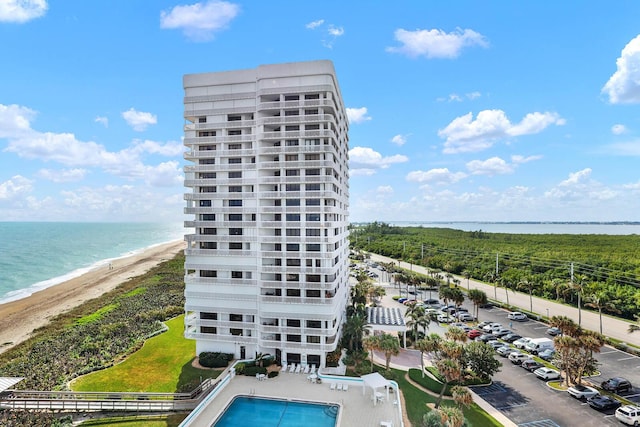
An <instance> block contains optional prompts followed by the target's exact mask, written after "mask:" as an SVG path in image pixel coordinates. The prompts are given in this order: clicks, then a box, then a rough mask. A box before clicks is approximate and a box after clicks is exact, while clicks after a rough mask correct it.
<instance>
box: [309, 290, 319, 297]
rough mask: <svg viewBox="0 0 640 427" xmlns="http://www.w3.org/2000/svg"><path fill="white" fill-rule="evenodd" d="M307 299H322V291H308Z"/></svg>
mask: <svg viewBox="0 0 640 427" xmlns="http://www.w3.org/2000/svg"><path fill="white" fill-rule="evenodd" d="M306 295H307V298H320V289H307V292H306Z"/></svg>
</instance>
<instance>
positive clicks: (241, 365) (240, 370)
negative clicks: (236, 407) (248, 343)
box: [236, 362, 247, 375]
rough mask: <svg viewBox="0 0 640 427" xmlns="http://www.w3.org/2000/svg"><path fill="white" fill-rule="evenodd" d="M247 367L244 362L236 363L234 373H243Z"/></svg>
mask: <svg viewBox="0 0 640 427" xmlns="http://www.w3.org/2000/svg"><path fill="white" fill-rule="evenodd" d="M246 368H247V364H246V363H244V362H240V363H238V364H237V365H236V374H238V375H244V370H245V369H246Z"/></svg>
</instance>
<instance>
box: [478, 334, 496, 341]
mask: <svg viewBox="0 0 640 427" xmlns="http://www.w3.org/2000/svg"><path fill="white" fill-rule="evenodd" d="M496 338H497V337H496V336H495V335H493V334H482V335H480V336H479V337H478V338H476V341H482V342H488V341H491V340H495V339H496Z"/></svg>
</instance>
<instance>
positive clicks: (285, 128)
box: [284, 125, 300, 131]
mask: <svg viewBox="0 0 640 427" xmlns="http://www.w3.org/2000/svg"><path fill="white" fill-rule="evenodd" d="M284 130H285V131H294V130H300V125H287V126H285V127H284Z"/></svg>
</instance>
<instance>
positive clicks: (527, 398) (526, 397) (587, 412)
mask: <svg viewBox="0 0 640 427" xmlns="http://www.w3.org/2000/svg"><path fill="white" fill-rule="evenodd" d="M378 273H379V274H380V278H379V279H380V284H382V285H385V283H384V282H382V280H383V279H385V275H384V272H379V271H378ZM386 290H387V297H385V299H384V300H385V305H389V306H398V307H403V308H404V306H402V305H401V304H399V303H397V302H396V301H393V300H392V299H391V297H392V296H393V295H399V291H398V290H397V289H395V288H394V287H393V286H392V285H387V286H386ZM433 296H434V297H435V298H437V295H435V293H434V295H433ZM425 297H428V295H426V296H425ZM527 298H528V296H527ZM463 306H465V307H466V308H468V309H469V311H470V312H471V311H472V308H473V307H472V304H471V303H470V302H469V301H466V302H465V303H464V304H463ZM583 315H584V314H583ZM479 317H480V319H479V320H481V321H482V320H488V321H493V322H499V323H501V324H502V325H503V326H504V327H505V328H509V323H510V322H511V323H512V327H511V328H510V329H512V330H513V331H514V332H517V333H518V334H520V335H522V336H526V337H531V338H541V337H550V336H549V335H547V334H546V330H547V328H548V325H546V324H543V323H541V322H538V321H536V320H532V319H529V320H527V321H524V322H515V321H513V322H512V321H510V320H509V319H508V318H507V311H505V310H502V309H499V308H492V309H480V313H479ZM447 327H448V325H439V324H437V323H436V322H432V323H431V325H430V326H429V331H428V332H436V333H440V334H441V333H443V332H444V331H445V330H446V328H447ZM496 358H497V359H498V360H500V361H501V362H502V364H503V366H502V368H501V371H500V372H498V373H497V374H496V375H495V376H494V378H493V380H494V383H493V384H492V385H490V386H479V387H473V389H474V391H475V392H476V393H477V394H479V395H480V396H482V398H483V399H485V400H486V401H487V402H489V403H490V404H491V405H492V406H494V407H495V408H496V409H498V410H499V411H500V412H502V413H503V414H505V415H506V416H507V417H508V418H510V419H511V420H513V422H515V423H516V424H518V426H520V427H557V426H561V427H573V426H576V427H577V426H581V427H583V426H586V427H591V426H593V427H598V426H608V425H611V426H613V425H620V424H619V422H618V421H617V420H616V419H615V417H614V416H613V410H610V411H605V412H599V411H596V410H594V409H592V408H591V407H589V406H588V404H587V403H586V402H584V401H579V400H577V399H574V398H573V397H571V396H570V395H569V394H568V393H567V392H565V391H558V390H554V389H552V388H550V387H548V386H547V384H546V382H545V381H542V380H540V379H538V378H537V377H536V376H535V375H534V374H533V373H530V372H528V371H526V370H525V369H522V368H521V367H520V366H517V365H513V364H512V363H511V362H510V361H509V360H508V359H506V358H503V357H501V356H499V355H497V354H496ZM596 358H597V359H598V360H599V361H600V362H601V363H602V364H601V366H600V375H598V376H595V377H593V378H591V380H593V381H594V382H595V383H600V382H601V381H604V380H605V379H607V378H609V377H612V376H624V377H625V378H627V379H629V380H630V381H631V383H632V384H634V390H633V391H632V392H630V393H624V395H625V397H626V398H628V399H630V400H634V401H638V402H640V387H638V385H640V358H638V357H636V356H631V355H629V354H628V353H624V352H621V351H619V350H616V349H614V348H612V347H608V346H605V347H603V348H602V349H601V352H600V354H598V355H596Z"/></svg>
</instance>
